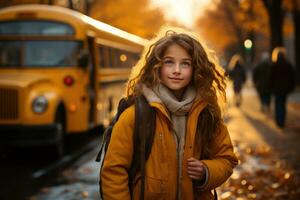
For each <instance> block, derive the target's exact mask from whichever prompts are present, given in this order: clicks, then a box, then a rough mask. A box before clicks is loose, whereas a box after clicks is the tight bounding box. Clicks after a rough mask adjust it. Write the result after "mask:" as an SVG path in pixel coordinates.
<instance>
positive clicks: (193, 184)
mask: <svg viewBox="0 0 300 200" xmlns="http://www.w3.org/2000/svg"><path fill="white" fill-rule="evenodd" d="M150 44H151V45H150V46H149V47H146V48H145V49H146V51H145V52H144V54H143V55H142V57H141V59H140V61H139V62H138V63H137V65H136V66H135V67H134V68H133V71H132V75H131V78H130V79H129V82H128V84H127V89H126V95H127V97H132V96H138V95H144V97H145V98H146V99H147V101H148V103H149V104H150V106H151V107H153V108H154V109H155V114H156V122H155V132H154V139H153V144H152V147H151V152H150V155H149V156H148V158H147V161H146V163H145V176H144V178H145V187H144V190H143V189H142V188H141V179H142V178H143V177H141V176H142V175H141V173H137V174H136V176H135V178H134V181H133V183H132V184H129V183H128V172H129V171H130V168H131V165H132V157H133V154H134V149H133V143H134V142H133V138H134V137H133V134H134V127H135V124H134V122H135V107H134V106H130V107H129V108H127V109H126V110H125V111H123V112H122V114H121V115H120V118H119V119H118V121H117V122H116V124H115V125H114V128H113V130H112V135H111V139H110V144H109V146H108V149H107V153H106V155H105V158H104V164H103V167H102V170H101V177H100V178H101V185H100V188H101V191H102V193H103V197H104V200H108V199H109V200H120V199H122V200H130V199H134V200H137V199H145V200H150V199H165V200H183V199H190V200H194V199H197V200H200V199H206V200H212V199H214V195H213V194H212V192H211V191H212V190H214V188H216V187H218V186H219V185H221V184H222V183H224V182H225V181H226V180H227V179H228V178H229V177H230V175H231V174H232V170H233V168H234V167H235V166H236V165H237V162H238V161H237V158H236V156H235V154H234V152H233V146H232V142H231V139H230V136H229V133H228V131H227V128H226V125H225V124H224V121H223V118H222V113H221V111H222V109H221V107H220V105H219V103H218V100H223V101H224V100H225V99H226V94H225V86H226V83H225V80H226V79H225V77H224V72H223V70H222V68H221V67H220V65H218V63H217V62H216V61H215V60H214V59H213V56H212V55H211V54H209V53H208V52H209V51H208V49H207V48H205V47H204V46H203V44H202V43H200V41H199V39H198V37H197V36H195V35H194V33H190V32H186V31H184V30H181V29H175V28H172V29H167V30H166V29H163V30H162V31H161V32H160V34H158V36H157V37H156V38H154V39H153V40H152V41H151V42H150ZM217 94H221V96H219V95H217ZM222 97H223V98H222ZM219 98H221V99H219ZM140 120H142V119H140ZM141 191H143V192H141Z"/></svg>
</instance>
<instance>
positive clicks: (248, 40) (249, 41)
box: [244, 39, 252, 50]
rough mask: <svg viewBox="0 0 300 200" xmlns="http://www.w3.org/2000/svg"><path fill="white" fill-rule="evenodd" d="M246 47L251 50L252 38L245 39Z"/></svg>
mask: <svg viewBox="0 0 300 200" xmlns="http://www.w3.org/2000/svg"><path fill="white" fill-rule="evenodd" d="M244 47H245V48H246V50H251V48H252V40H250V39H247V40H245V41H244Z"/></svg>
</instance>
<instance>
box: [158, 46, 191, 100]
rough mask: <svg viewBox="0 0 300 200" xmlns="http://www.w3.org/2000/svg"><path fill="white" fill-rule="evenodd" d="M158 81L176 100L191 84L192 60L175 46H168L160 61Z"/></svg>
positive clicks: (179, 47)
mask: <svg viewBox="0 0 300 200" xmlns="http://www.w3.org/2000/svg"><path fill="white" fill-rule="evenodd" d="M162 62H163V64H162V68H161V71H160V79H161V81H162V83H163V84H164V85H165V86H167V87H168V88H169V89H170V90H171V91H172V92H173V93H174V95H175V96H176V97H177V98H181V96H182V94H183V92H184V89H185V88H186V86H187V85H188V84H189V83H190V82H191V79H192V75H193V66H192V58H191V56H190V55H189V54H188V52H187V51H186V50H185V49H184V48H182V47H181V46H179V45H177V44H172V45H170V46H169V47H168V48H167V49H166V52H165V54H164V55H163V59H162Z"/></svg>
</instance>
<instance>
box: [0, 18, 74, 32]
mask: <svg viewBox="0 0 300 200" xmlns="http://www.w3.org/2000/svg"><path fill="white" fill-rule="evenodd" d="M74 33H75V31H74V29H73V28H72V27H71V26H70V25H68V24H64V23H59V22H53V21H42V20H36V21H34V20H28V21H6V22H0V35H52V36H53V35H60V36H61V35H74Z"/></svg>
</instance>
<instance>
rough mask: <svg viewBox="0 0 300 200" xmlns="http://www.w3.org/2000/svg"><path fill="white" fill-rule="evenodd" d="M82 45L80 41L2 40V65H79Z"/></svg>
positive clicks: (0, 43) (0, 54)
mask: <svg viewBox="0 0 300 200" xmlns="http://www.w3.org/2000/svg"><path fill="white" fill-rule="evenodd" d="M82 46H83V45H82V42H80V41H0V66H1V67H18V66H20V67H67V66H78V61H77V56H78V54H79V52H80V50H81V49H82Z"/></svg>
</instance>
